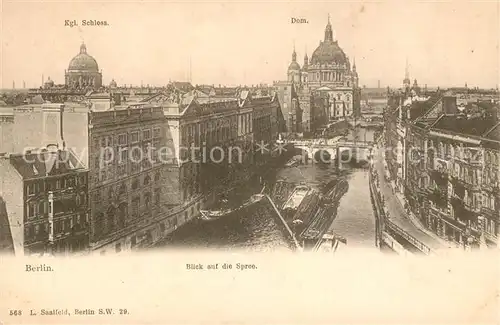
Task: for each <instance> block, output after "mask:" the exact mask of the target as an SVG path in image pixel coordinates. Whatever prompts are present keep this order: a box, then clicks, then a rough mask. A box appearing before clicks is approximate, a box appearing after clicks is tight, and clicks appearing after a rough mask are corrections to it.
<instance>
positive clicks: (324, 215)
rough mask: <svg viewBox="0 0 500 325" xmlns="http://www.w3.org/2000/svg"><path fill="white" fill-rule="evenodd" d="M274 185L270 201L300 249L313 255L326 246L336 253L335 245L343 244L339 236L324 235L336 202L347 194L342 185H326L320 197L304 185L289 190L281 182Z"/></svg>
mask: <svg viewBox="0 0 500 325" xmlns="http://www.w3.org/2000/svg"><path fill="white" fill-rule="evenodd" d="M276 185H277V186H275V189H274V191H273V193H272V197H273V199H275V200H276V201H277V202H278V203H279V204H278V206H279V207H280V210H281V212H282V215H283V216H284V219H285V222H286V223H287V225H288V226H289V228H290V229H292V232H293V234H294V236H295V238H296V239H297V241H298V242H299V243H300V245H301V246H302V247H303V248H304V249H306V250H315V251H316V250H318V248H319V247H320V246H324V243H325V242H329V243H331V246H332V250H336V248H337V247H338V245H339V243H343V244H344V245H345V244H346V243H347V241H346V240H345V238H343V237H341V236H338V235H335V236H333V235H331V236H329V235H328V234H327V232H328V230H329V228H330V226H331V224H332V222H333V220H334V218H335V216H336V213H337V206H338V202H339V200H340V198H341V196H342V195H344V194H345V192H346V191H347V187H348V185H347V182H346V181H344V180H340V181H336V182H333V183H331V184H329V185H330V186H329V188H327V190H326V191H325V192H326V193H324V194H323V193H321V192H320V191H319V190H317V189H314V188H312V187H310V186H308V185H298V186H291V185H290V183H286V182H283V181H280V182H278V183H277V184H276Z"/></svg>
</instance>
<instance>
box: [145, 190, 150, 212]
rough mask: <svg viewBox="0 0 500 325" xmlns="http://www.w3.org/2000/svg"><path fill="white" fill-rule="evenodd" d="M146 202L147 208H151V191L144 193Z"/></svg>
mask: <svg viewBox="0 0 500 325" xmlns="http://www.w3.org/2000/svg"><path fill="white" fill-rule="evenodd" d="M144 204H145V205H146V209H149V208H151V193H149V192H148V193H146V194H144Z"/></svg>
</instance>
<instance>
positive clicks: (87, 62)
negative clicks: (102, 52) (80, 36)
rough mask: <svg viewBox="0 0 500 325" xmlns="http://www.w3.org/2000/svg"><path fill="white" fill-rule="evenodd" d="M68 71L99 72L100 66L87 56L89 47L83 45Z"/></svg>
mask: <svg viewBox="0 0 500 325" xmlns="http://www.w3.org/2000/svg"><path fill="white" fill-rule="evenodd" d="M68 70H70V71H71V70H79V71H82V70H84V71H92V72H98V71H99V66H98V65H97V61H96V60H95V59H94V58H93V57H92V56H90V55H88V54H87V47H86V46H85V44H82V45H81V46H80V53H79V54H78V55H77V56H75V57H74V58H73V59H71V61H70V62H69V67H68Z"/></svg>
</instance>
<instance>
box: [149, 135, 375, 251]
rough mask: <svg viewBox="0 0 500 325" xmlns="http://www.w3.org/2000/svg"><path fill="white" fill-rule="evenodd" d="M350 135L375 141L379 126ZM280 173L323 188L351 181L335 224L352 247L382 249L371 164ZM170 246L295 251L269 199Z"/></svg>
mask: <svg viewBox="0 0 500 325" xmlns="http://www.w3.org/2000/svg"><path fill="white" fill-rule="evenodd" d="M348 139H349V140H354V139H357V140H360V141H362V140H365V139H366V140H367V141H372V140H373V131H371V130H365V129H361V128H359V129H357V130H354V131H352V132H351V133H350V134H349V135H348ZM275 176H276V178H285V179H286V180H287V181H288V182H297V183H300V182H305V183H307V184H308V185H309V186H312V187H315V188H318V189H320V190H321V189H323V187H324V186H326V184H328V183H329V182H331V181H332V180H335V179H338V178H343V179H345V180H347V182H348V184H349V189H348V191H347V192H346V194H344V196H343V197H342V198H341V199H340V202H339V207H338V210H337V216H336V217H335V219H334V221H333V223H332V225H331V227H330V229H331V230H333V232H334V233H335V234H338V235H340V236H343V237H344V238H346V239H347V245H346V246H345V247H346V248H348V249H351V248H352V249H357V248H362V249H367V248H369V249H377V248H376V242H375V217H374V214H373V211H372V206H371V201H370V190H369V186H368V169H366V168H355V167H352V166H349V165H345V164H344V165H342V166H341V167H340V168H336V166H335V165H334V164H312V163H309V164H306V165H300V166H298V167H292V168H282V169H280V170H278V171H277V173H276V175H275ZM159 246H160V247H162V248H163V247H166V248H215V249H217V250H226V249H227V250H231V249H235V248H236V249H243V250H248V251H279V250H285V251H289V250H291V249H292V245H291V243H290V242H289V241H288V240H287V237H286V235H285V231H284V230H283V227H282V225H281V223H280V222H279V219H278V218H277V217H276V216H275V212H274V211H273V210H272V208H271V207H270V204H269V203H268V202H264V201H263V202H261V203H258V204H255V205H254V206H252V207H251V208H249V209H247V210H245V211H241V213H238V214H237V215H234V216H230V217H228V218H222V219H219V220H216V221H211V222H202V221H193V222H192V223H190V224H188V225H186V226H184V227H182V228H181V229H179V230H177V231H176V232H175V233H174V234H173V235H172V237H171V238H170V239H169V240H168V241H165V242H163V243H161V244H160V245H159Z"/></svg>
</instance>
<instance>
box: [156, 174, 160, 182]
mask: <svg viewBox="0 0 500 325" xmlns="http://www.w3.org/2000/svg"><path fill="white" fill-rule="evenodd" d="M159 180H160V172H156V174H155V182H158V181H159Z"/></svg>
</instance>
